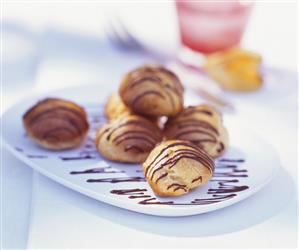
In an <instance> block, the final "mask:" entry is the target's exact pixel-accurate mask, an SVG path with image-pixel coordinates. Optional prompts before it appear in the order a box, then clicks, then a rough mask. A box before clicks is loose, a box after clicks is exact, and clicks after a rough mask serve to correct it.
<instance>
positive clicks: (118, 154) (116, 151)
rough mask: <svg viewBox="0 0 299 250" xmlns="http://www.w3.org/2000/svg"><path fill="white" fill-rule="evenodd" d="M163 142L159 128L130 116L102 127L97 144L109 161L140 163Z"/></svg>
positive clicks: (138, 117)
mask: <svg viewBox="0 0 299 250" xmlns="http://www.w3.org/2000/svg"><path fill="white" fill-rule="evenodd" d="M161 140H162V131H161V130H160V128H159V127H158V126H156V125H155V124H154V123H152V122H150V121H149V120H147V119H145V118H143V117H141V116H137V115H129V116H122V117H120V118H118V119H115V120H113V121H111V122H110V123H108V124H105V125H104V126H102V127H101V128H100V129H99V130H98V132H97V135H96V140H95V143H96V147H97V150H98V151H99V152H100V154H101V155H102V156H104V157H105V158H107V159H109V160H112V161H117V162H128V163H140V162H143V161H144V160H145V159H146V157H147V156H148V154H149V153H150V151H151V150H152V149H153V148H154V147H155V145H156V144H157V143H159V142H160V141H161Z"/></svg>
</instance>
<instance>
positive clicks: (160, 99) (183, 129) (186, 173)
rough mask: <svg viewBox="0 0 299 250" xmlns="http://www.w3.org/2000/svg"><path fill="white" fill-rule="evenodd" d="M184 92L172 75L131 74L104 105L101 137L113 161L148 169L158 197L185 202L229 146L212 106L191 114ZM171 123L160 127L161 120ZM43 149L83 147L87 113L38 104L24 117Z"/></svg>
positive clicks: (57, 102)
mask: <svg viewBox="0 0 299 250" xmlns="http://www.w3.org/2000/svg"><path fill="white" fill-rule="evenodd" d="M183 94H184V88H183V85H182V83H181V81H180V79H179V78H178V77H177V76H176V75H175V74H174V73H173V72H171V71H170V70H168V69H166V68H164V67H161V66H158V65H145V66H143V67H140V68H137V69H135V70H133V71H131V72H129V73H127V74H126V75H125V76H124V77H123V79H122V81H121V83H120V86H119V91H118V93H114V94H112V95H111V96H110V97H109V98H108V100H107V103H106V105H105V115H106V117H107V123H106V124H104V125H103V126H101V127H100V128H99V129H98V131H97V133H96V138H95V145H96V148H97V150H98V152H99V153H100V154H101V155H102V156H103V157H105V158H107V159H109V160H111V161H117V162H123V163H142V165H143V171H144V175H145V178H146V180H147V181H148V183H149V184H150V186H151V188H152V189H153V191H154V192H155V193H156V194H157V195H159V196H179V195H183V194H185V193H188V192H189V191H190V190H192V189H194V188H197V187H200V186H202V185H204V184H205V183H207V182H208V181H209V180H210V179H211V178H212V176H213V172H214V158H216V157H219V156H221V155H223V154H224V152H225V151H226V149H227V147H228V133H227V130H226V128H225V127H224V126H223V123H222V118H221V115H220V113H219V112H217V111H216V110H215V109H214V108H212V107H210V106H207V105H199V106H192V107H191V106H190V107H184V100H183ZM162 117H164V119H165V118H167V120H166V122H164V123H161V118H162ZM23 122H24V125H25V128H26V130H27V133H28V135H29V136H30V137H31V138H33V139H34V141H36V142H37V143H38V144H39V145H41V146H44V147H46V148H48V149H54V150H61V149H66V148H71V147H75V146H78V145H79V144H81V143H82V141H83V139H84V137H85V136H86V133H87V131H88V123H87V119H86V114H85V111H84V110H83V108H82V107H80V106H78V105H76V104H74V103H72V102H69V101H65V100H61V99H46V100H44V101H42V102H39V103H37V104H36V105H35V106H34V107H32V108H31V109H30V110H29V111H27V112H26V113H25V115H24V116H23Z"/></svg>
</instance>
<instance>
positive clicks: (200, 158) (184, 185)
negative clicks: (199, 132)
mask: <svg viewBox="0 0 299 250" xmlns="http://www.w3.org/2000/svg"><path fill="white" fill-rule="evenodd" d="M143 170H144V174H145V178H146V179H147V181H148V182H149V184H150V186H151V187H152V189H153V191H154V192H155V193H156V194H157V195H160V196H177V195H182V194H184V193H187V192H189V190H191V189H193V188H196V187H198V186H201V185H204V184H205V183H206V182H207V181H208V180H209V179H210V178H212V176H213V173H214V161H213V160H212V159H211V158H210V157H209V155H208V154H207V153H205V152H204V151H203V150H201V149H200V148H199V147H197V146H196V145H193V144H192V143H190V142H188V141H179V140H173V141H164V142H162V143H160V144H159V145H157V146H156V147H155V148H154V149H153V150H152V152H151V153H150V155H149V156H148V158H147V159H146V161H145V162H144V164H143Z"/></svg>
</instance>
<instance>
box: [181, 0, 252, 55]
mask: <svg viewBox="0 0 299 250" xmlns="http://www.w3.org/2000/svg"><path fill="white" fill-rule="evenodd" d="M252 6H253V5H252V4H250V3H249V4H248V3H240V1H229V2H215V1H188V0H176V7H177V14H178V22H179V28H180V34H181V40H182V44H183V45H185V46H187V47H188V48H190V49H192V50H196V51H199V52H202V53H211V52H215V51H219V50H224V49H227V48H229V47H233V46H236V45H238V44H239V42H240V40H241V38H242V35H243V33H244V30H245V27H246V24H247V21H248V18H249V16H250V12H251V9H252Z"/></svg>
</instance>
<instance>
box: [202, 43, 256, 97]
mask: <svg viewBox="0 0 299 250" xmlns="http://www.w3.org/2000/svg"><path fill="white" fill-rule="evenodd" d="M261 62H262V58H261V56H260V55H258V54H256V53H253V52H250V51H246V50H243V49H240V48H232V49H229V50H225V51H221V52H217V53H213V54H210V55H208V56H207V58H206V62H205V65H204V68H205V70H206V72H207V73H208V75H209V76H210V77H212V78H213V79H214V80H215V81H216V82H217V83H218V84H219V85H220V86H221V87H222V88H224V89H226V90H231V91H243V92H247V91H254V90H257V89H259V88H260V87H261V85H262V77H261V74H260V64H261Z"/></svg>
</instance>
